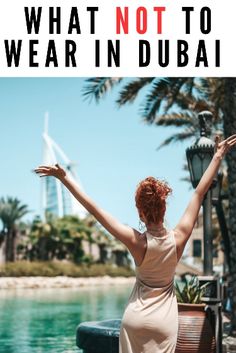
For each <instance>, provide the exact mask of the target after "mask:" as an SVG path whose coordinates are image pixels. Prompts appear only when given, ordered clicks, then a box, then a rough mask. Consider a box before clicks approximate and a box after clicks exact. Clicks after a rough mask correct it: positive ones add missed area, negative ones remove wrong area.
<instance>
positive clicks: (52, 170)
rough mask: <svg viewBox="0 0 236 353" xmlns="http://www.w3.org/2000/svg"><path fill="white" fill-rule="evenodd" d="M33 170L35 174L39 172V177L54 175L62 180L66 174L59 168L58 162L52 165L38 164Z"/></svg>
mask: <svg viewBox="0 0 236 353" xmlns="http://www.w3.org/2000/svg"><path fill="white" fill-rule="evenodd" d="M34 171H35V173H36V174H39V176H40V177H45V176H54V177H56V178H58V179H60V180H62V179H63V178H65V176H66V172H65V170H64V169H63V168H61V167H60V166H59V164H55V165H53V166H46V165H40V166H39V167H38V168H35V169H34Z"/></svg>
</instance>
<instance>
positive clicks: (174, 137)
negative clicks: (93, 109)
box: [157, 128, 195, 150]
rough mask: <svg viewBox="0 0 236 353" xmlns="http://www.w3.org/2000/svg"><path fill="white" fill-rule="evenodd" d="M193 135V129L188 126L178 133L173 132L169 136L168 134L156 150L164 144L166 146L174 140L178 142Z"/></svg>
mask: <svg viewBox="0 0 236 353" xmlns="http://www.w3.org/2000/svg"><path fill="white" fill-rule="evenodd" d="M193 136H195V130H194V129H191V128H188V129H186V130H184V131H181V132H179V133H177V134H176V133H175V134H173V135H171V136H169V137H168V138H166V139H165V140H164V141H163V142H162V143H161V144H160V145H159V146H158V148H157V150H159V149H161V148H162V147H164V146H167V145H169V144H171V143H175V142H179V141H181V142H182V141H185V140H187V139H189V138H191V137H193Z"/></svg>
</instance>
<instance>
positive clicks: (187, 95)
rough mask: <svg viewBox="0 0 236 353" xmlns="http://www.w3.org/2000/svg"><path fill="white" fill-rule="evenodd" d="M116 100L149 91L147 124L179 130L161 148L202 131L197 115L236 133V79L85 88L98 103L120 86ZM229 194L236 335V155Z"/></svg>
mask: <svg viewBox="0 0 236 353" xmlns="http://www.w3.org/2000/svg"><path fill="white" fill-rule="evenodd" d="M122 83H123V86H121V89H120V91H119V93H118V98H117V100H116V102H117V105H118V106H119V107H120V106H122V105H125V104H127V103H132V102H133V101H134V100H135V99H136V98H137V97H138V94H139V93H140V91H142V90H144V89H146V90H147V92H146V94H145V98H144V101H143V102H142V103H141V107H140V108H141V109H140V112H141V116H142V118H143V120H144V122H146V123H149V124H154V125H157V126H158V125H163V126H175V127H177V129H178V130H179V129H180V131H178V132H177V133H175V134H173V135H171V136H170V137H169V138H167V139H166V140H165V141H163V143H162V144H161V146H160V147H162V146H165V145H167V144H169V143H172V142H176V141H183V140H186V139H189V138H191V137H192V136H194V135H196V134H197V133H198V131H199V129H198V122H197V114H196V113H198V112H199V111H201V110H210V111H211V112H212V113H213V115H214V124H215V126H216V129H217V128H218V127H219V126H220V124H221V125H222V130H223V133H224V135H225V137H228V136H230V135H231V134H233V133H236V119H235V116H234V114H235V112H236V79H235V78H158V77H151V78H143V77H141V78H134V79H131V80H127V79H121V78H115V79H114V78H109V77H102V78H91V79H89V80H87V85H86V86H85V88H84V95H85V97H86V98H90V99H91V98H94V99H95V101H96V102H98V101H99V100H100V98H101V97H102V96H104V94H106V93H107V92H108V91H109V90H111V89H112V88H113V87H114V86H116V85H121V84H122ZM226 161H227V166H228V184H229V187H228V191H229V229H228V231H229V234H228V236H229V240H230V250H231V252H230V278H231V288H232V290H233V315H232V321H231V323H232V330H231V331H232V332H236V211H235V210H236V151H235V150H234V151H231V153H229V154H228V155H227V157H226Z"/></svg>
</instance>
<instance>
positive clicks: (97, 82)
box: [83, 77, 122, 102]
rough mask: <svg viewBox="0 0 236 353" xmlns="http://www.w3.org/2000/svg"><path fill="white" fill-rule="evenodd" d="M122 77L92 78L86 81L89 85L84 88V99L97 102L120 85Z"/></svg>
mask: <svg viewBox="0 0 236 353" xmlns="http://www.w3.org/2000/svg"><path fill="white" fill-rule="evenodd" d="M121 80H122V78H121V77H92V78H89V79H87V80H86V82H87V84H86V85H85V87H84V88H83V97H84V98H85V100H87V99H88V100H89V101H91V100H93V99H95V101H96V102H99V100H100V99H101V98H102V97H103V96H104V95H105V94H106V93H107V92H108V91H110V90H111V89H112V88H113V87H114V86H115V85H117V84H118V83H120V81H121Z"/></svg>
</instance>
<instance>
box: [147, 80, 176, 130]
mask: <svg viewBox="0 0 236 353" xmlns="http://www.w3.org/2000/svg"><path fill="white" fill-rule="evenodd" d="M170 81H171V79H169V78H156V79H155V80H154V81H153V83H152V84H151V90H150V92H149V93H148V94H147V96H146V99H145V102H144V104H142V106H141V115H142V116H143V118H144V121H146V122H148V123H150V124H151V123H153V121H154V120H155V117H156V113H157V112H158V110H159V109H160V107H161V104H162V102H163V100H164V99H165V97H166V96H167V93H168V90H169V88H170V86H169V85H170Z"/></svg>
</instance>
